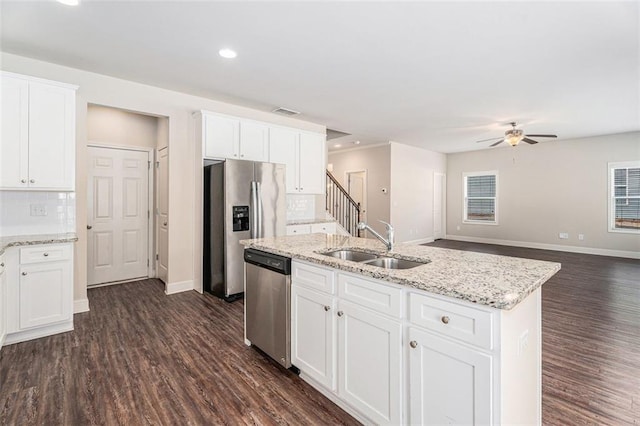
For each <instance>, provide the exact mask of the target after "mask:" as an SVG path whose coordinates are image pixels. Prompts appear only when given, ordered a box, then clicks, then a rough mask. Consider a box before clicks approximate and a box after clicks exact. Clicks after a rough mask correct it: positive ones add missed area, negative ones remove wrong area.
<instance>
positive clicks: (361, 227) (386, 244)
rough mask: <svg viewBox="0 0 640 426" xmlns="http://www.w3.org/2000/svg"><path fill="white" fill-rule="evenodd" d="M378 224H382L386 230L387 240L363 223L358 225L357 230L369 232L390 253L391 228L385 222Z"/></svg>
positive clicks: (391, 248) (391, 244)
mask: <svg viewBox="0 0 640 426" xmlns="http://www.w3.org/2000/svg"><path fill="white" fill-rule="evenodd" d="M378 222H382V223H384V226H385V227H386V228H387V238H386V239H385V238H384V237H383V236H382V235H380V234H378V233H377V232H376V231H375V230H374V229H373V228H371V227H370V226H369V225H367V224H366V223H364V222H360V223H358V229H366V230H367V231H369V232H371V233H372V234H373V236H374V237H376V238H377V239H379V240H380V241H382V242H383V243H384V245H385V246H387V250H388V251H391V250H393V226H391V224H390V223H387V222H385V221H383V220H379V221H378Z"/></svg>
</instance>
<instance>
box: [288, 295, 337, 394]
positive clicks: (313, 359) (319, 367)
mask: <svg viewBox="0 0 640 426" xmlns="http://www.w3.org/2000/svg"><path fill="white" fill-rule="evenodd" d="M334 300H335V299H334V298H333V297H332V296H329V295H327V294H321V293H318V292H315V291H312V290H308V289H306V288H301V287H300V286H298V285H295V284H294V285H293V286H292V288H291V363H292V364H293V365H295V366H296V367H298V368H299V369H300V370H301V371H303V372H304V373H305V374H306V375H308V376H310V377H312V378H313V379H315V380H316V381H318V382H319V383H321V384H322V385H324V386H326V387H327V388H328V389H331V390H335V388H336V385H335V365H336V363H335V355H334V342H335V340H336V316H335V315H334V312H335V302H334Z"/></svg>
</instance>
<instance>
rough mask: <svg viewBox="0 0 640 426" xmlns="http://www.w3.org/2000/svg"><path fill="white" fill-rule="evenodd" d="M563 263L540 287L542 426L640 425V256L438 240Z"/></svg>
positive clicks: (457, 246) (444, 244) (442, 244)
mask: <svg viewBox="0 0 640 426" xmlns="http://www.w3.org/2000/svg"><path fill="white" fill-rule="evenodd" d="M427 245H429V246H435V247H444V248H452V249H458V250H471V251H478V252H483V253H492V254H499V255H505V256H516V257H525V258H530V259H538V260H548V261H553V262H560V263H562V270H560V272H558V273H557V274H556V275H555V276H553V277H552V278H551V279H550V280H549V281H547V283H546V284H544V285H543V286H542V422H543V424H544V425H616V426H618V425H640V261H638V260H633V259H623V258H617V257H606V256H592V255H585V254H577V253H565V252H558V251H550V250H535V249H527V248H519V247H507V246H498V245H490V244H478V243H467V242H459V241H451V240H439V241H436V242H435V243H431V244H427Z"/></svg>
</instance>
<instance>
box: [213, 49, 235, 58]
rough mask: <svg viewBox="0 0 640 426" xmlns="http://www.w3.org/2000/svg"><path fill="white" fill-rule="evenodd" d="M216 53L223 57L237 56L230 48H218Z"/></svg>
mask: <svg viewBox="0 0 640 426" xmlns="http://www.w3.org/2000/svg"><path fill="white" fill-rule="evenodd" d="M218 54H219V55H220V56H222V57H223V58H227V59H233V58H235V57H236V56H238V54H237V53H236V52H235V50H231V49H220V51H219V52H218Z"/></svg>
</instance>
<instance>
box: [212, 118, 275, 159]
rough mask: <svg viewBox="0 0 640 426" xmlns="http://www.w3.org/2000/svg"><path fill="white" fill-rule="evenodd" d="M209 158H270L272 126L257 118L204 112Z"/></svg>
mask: <svg viewBox="0 0 640 426" xmlns="http://www.w3.org/2000/svg"><path fill="white" fill-rule="evenodd" d="M202 118H203V120H202V121H203V126H204V129H203V133H204V135H203V139H204V156H205V158H230V159H234V160H250V161H267V152H268V151H267V147H268V146H269V126H267V125H266V124H263V123H259V122H257V121H250V120H241V119H239V118H235V117H228V116H224V115H216V114H209V113H203V114H202Z"/></svg>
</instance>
